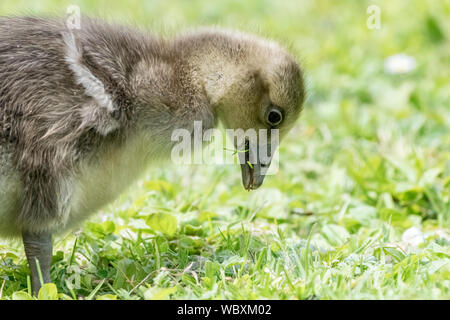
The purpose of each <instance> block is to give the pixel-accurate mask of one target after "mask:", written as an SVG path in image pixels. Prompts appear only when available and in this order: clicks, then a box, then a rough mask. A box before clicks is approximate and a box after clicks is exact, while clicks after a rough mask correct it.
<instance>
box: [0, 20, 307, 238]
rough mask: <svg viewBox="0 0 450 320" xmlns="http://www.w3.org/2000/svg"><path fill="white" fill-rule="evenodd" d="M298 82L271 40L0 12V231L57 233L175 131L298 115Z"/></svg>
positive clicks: (105, 197) (124, 180) (121, 184)
mask: <svg viewBox="0 0 450 320" xmlns="http://www.w3.org/2000/svg"><path fill="white" fill-rule="evenodd" d="M303 95H304V93H303V82H302V75H301V71H300V68H299V66H298V65H297V63H296V62H295V61H294V59H293V58H292V57H291V56H290V55H289V54H288V53H286V52H285V50H284V49H282V48H281V47H280V46H278V45H277V44H275V43H274V42H271V41H267V40H264V39H262V38H258V37H256V36H252V35H247V34H242V33H238V32H232V31H222V30H214V29H212V30H210V29H206V30H199V31H197V32H192V33H189V34H184V35H182V36H179V37H176V38H174V39H162V38H158V37H154V36H151V35H148V34H146V33H143V32H139V31H136V30H132V29H129V28H127V27H123V26H115V25H110V24H106V23H104V22H100V21H96V20H92V19H87V18H84V19H83V20H82V26H81V29H80V30H68V29H67V28H66V26H65V24H64V21H63V20H57V19H56V20H55V19H41V18H29V17H25V18H17V17H16V18H5V17H2V18H0V151H1V152H0V236H18V235H20V234H21V233H23V232H25V231H26V232H34V233H42V232H51V233H53V232H60V231H63V230H65V229H66V228H67V227H69V226H72V225H73V224H75V223H79V222H81V221H82V219H83V218H84V217H87V216H88V215H89V214H91V213H93V212H95V211H96V210H97V209H99V208H100V207H101V206H103V205H105V204H107V203H108V202H110V201H111V200H113V199H114V198H115V197H116V196H117V195H118V194H119V193H120V192H122V191H123V190H124V189H125V188H126V187H127V186H128V185H129V184H130V183H132V182H133V181H134V180H135V179H137V178H138V177H139V175H140V174H141V173H142V171H143V170H145V168H146V167H147V165H149V164H151V163H153V162H154V161H155V160H156V159H157V158H161V157H166V156H170V149H171V146H172V143H171V141H170V135H171V132H172V131H173V130H174V129H176V128H186V129H188V130H192V128H193V122H194V120H201V121H202V122H203V129H205V130H206V129H209V128H212V127H214V126H215V125H216V124H217V122H218V121H219V120H220V121H223V122H224V124H225V126H226V127H228V128H243V129H248V128H255V129H258V128H265V127H266V125H265V124H264V122H263V121H261V116H260V113H261V112H260V109H262V108H263V107H265V105H266V104H267V103H269V102H270V103H276V104H277V105H279V106H282V107H283V108H284V110H285V113H286V115H287V117H286V120H285V123H284V124H283V126H282V127H280V131H281V133H282V134H284V133H285V132H287V130H288V129H289V128H290V127H291V126H292V124H293V123H294V121H295V120H296V119H297V117H298V115H299V113H300V110H301V105H302V102H303Z"/></svg>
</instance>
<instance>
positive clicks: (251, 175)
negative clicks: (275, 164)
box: [239, 142, 272, 191]
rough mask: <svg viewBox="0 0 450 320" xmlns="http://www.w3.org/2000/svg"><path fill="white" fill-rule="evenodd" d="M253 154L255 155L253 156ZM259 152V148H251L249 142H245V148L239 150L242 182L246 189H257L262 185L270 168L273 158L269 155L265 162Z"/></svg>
mask: <svg viewBox="0 0 450 320" xmlns="http://www.w3.org/2000/svg"><path fill="white" fill-rule="evenodd" d="M267 148H269V149H270V146H267ZM252 149H253V150H252ZM255 149H256V150H255ZM252 154H253V155H254V156H253V157H252ZM257 154H258V148H249V143H248V142H246V144H245V150H244V151H242V152H239V163H240V165H241V172H242V184H243V185H244V188H245V190H248V191H250V190H256V189H258V188H259V187H260V186H261V185H262V183H263V181H264V178H265V175H266V172H267V170H268V169H269V166H270V161H271V160H272V159H271V158H270V157H269V158H268V159H266V161H264V162H263V161H262V160H264V159H259V158H258V156H257ZM254 159H256V161H255V160H254Z"/></svg>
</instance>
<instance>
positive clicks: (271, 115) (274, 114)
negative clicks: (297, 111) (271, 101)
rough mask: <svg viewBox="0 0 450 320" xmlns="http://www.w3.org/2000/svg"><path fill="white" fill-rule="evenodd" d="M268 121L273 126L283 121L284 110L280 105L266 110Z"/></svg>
mask: <svg viewBox="0 0 450 320" xmlns="http://www.w3.org/2000/svg"><path fill="white" fill-rule="evenodd" d="M266 121H267V124H269V125H270V126H272V127H275V126H277V125H279V124H280V123H281V122H282V121H283V112H282V110H280V108H279V107H275V106H270V107H269V109H268V110H267V112H266Z"/></svg>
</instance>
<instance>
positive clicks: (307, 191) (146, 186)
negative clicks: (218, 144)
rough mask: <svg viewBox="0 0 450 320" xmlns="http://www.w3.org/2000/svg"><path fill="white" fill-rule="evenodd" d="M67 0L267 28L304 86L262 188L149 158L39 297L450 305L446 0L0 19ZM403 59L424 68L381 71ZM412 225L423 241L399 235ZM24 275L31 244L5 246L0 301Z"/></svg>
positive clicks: (192, 5)
mask: <svg viewBox="0 0 450 320" xmlns="http://www.w3.org/2000/svg"><path fill="white" fill-rule="evenodd" d="M125 3H126V4H125ZM69 4H78V5H79V6H80V7H81V10H82V12H85V13H94V14H97V15H100V16H103V17H106V18H109V19H112V20H117V21H128V22H131V23H134V24H136V25H140V26H143V27H144V28H148V29H151V30H154V31H156V32H164V33H172V32H174V31H177V30H181V29H184V28H188V27H191V26H198V25H212V24H214V25H221V26H227V27H233V28H238V29H242V30H248V31H252V32H259V33H261V34H263V35H268V36H270V37H272V38H274V39H277V40H279V41H281V42H283V43H285V44H286V45H288V46H289V47H290V48H291V50H292V51H293V52H294V53H295V54H296V55H297V56H298V57H299V59H300V60H301V61H302V64H303V67H304V69H305V73H306V79H307V84H308V91H309V93H308V100H307V102H306V105H305V109H304V113H303V115H302V117H301V119H300V120H299V121H298V123H297V125H296V127H295V128H294V129H293V130H292V132H291V134H290V135H289V137H287V138H286V140H285V141H283V142H282V145H281V152H280V171H279V172H278V174H277V175H276V176H271V177H268V178H267V179H266V181H265V184H264V185H263V187H262V188H261V189H260V190H258V191H255V192H250V193H248V192H246V191H244V190H243V188H242V186H241V182H240V172H239V168H238V167H237V166H203V167H200V166H192V167H186V168H175V167H171V166H170V165H164V166H163V168H161V167H160V168H154V169H152V170H151V172H150V173H149V175H148V177H147V178H146V179H144V180H142V181H141V182H140V183H139V185H138V186H136V187H134V188H133V189H132V190H130V192H129V193H128V194H127V195H124V196H122V198H121V199H119V200H118V201H117V202H116V203H114V204H113V205H111V206H110V207H108V208H105V209H104V210H103V211H102V212H101V213H100V214H98V215H96V216H94V217H92V218H91V219H90V220H89V221H88V222H86V223H85V224H84V225H83V227H82V228H81V229H80V230H79V231H77V232H75V233H71V234H69V235H66V236H62V237H59V238H57V239H56V242H55V251H54V257H53V260H54V264H53V268H52V279H55V285H56V287H55V286H53V285H49V286H47V287H46V288H45V290H43V291H42V292H41V298H42V299H44V298H56V297H58V293H59V297H62V298H67V299H69V298H74V299H99V298H103V299H144V298H145V299H152V298H153V299H163V298H172V299H216V298H223V299H258V298H259V299H266V298H267V299H450V247H449V244H450V231H449V230H450V229H449V228H450V203H449V199H450V43H449V38H450V33H449V32H448V31H449V30H450V3H448V2H447V3H446V2H445V1H419V0H417V1H339V2H336V1H331V0H329V1H295V2H294V1H289V2H288V1H256V0H254V1H238V0H233V1H221V2H220V3H217V2H213V1H199V0H195V1H146V2H145V3H144V2H140V1H127V2H123V1H117V2H112V1H95V2H94V1H44V0H39V1H33V2H30V1H12V0H3V1H1V2H0V14H11V13H20V12H35V13H44V12H46V13H48V12H62V13H64V12H65V8H66V6H67V5H69ZM370 4H377V5H379V6H380V8H381V23H382V28H381V29H380V30H369V29H368V28H367V27H366V19H367V14H366V8H367V6H369V5H370ZM396 53H406V54H408V55H410V56H413V57H414V58H415V59H416V61H417V68H416V69H415V70H413V71H412V72H410V73H408V74H405V75H391V74H387V73H386V72H385V71H384V69H383V65H384V61H385V59H386V58H387V57H388V56H390V55H393V54H396ZM412 227H414V228H415V229H412V230H417V231H416V233H418V234H419V237H420V238H422V239H423V242H421V243H419V244H417V245H408V243H406V242H405V241H404V240H405V239H403V240H402V235H404V233H405V231H406V230H408V229H410V228H412ZM410 230H411V229H410ZM76 274H79V275H80V288H79V289H74V290H69V288H68V287H67V284H66V282H65V280H67V279H69V278H70V277H71V276H73V275H76ZM28 275H29V271H28V268H27V265H26V260H25V255H24V252H23V250H22V248H21V245H20V244H19V243H11V242H8V241H5V240H1V242H0V298H1V299H18V298H27V297H28V295H27V293H26V292H28V291H29V290H30V289H29V284H28V281H27V277H28Z"/></svg>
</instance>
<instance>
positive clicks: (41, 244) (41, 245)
mask: <svg viewBox="0 0 450 320" xmlns="http://www.w3.org/2000/svg"><path fill="white" fill-rule="evenodd" d="M22 240H23V245H24V248H25V254H26V256H27V260H28V264H29V265H30V271H31V281H32V286H33V292H34V294H35V295H36V296H37V294H38V292H39V289H40V288H41V280H40V278H39V271H38V268H37V263H36V261H38V262H39V268H40V270H41V274H42V280H43V283H49V282H50V267H51V263H52V249H53V247H52V235H51V233H49V232H48V233H47V232H46V233H39V234H38V233H31V232H23V233H22Z"/></svg>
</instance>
